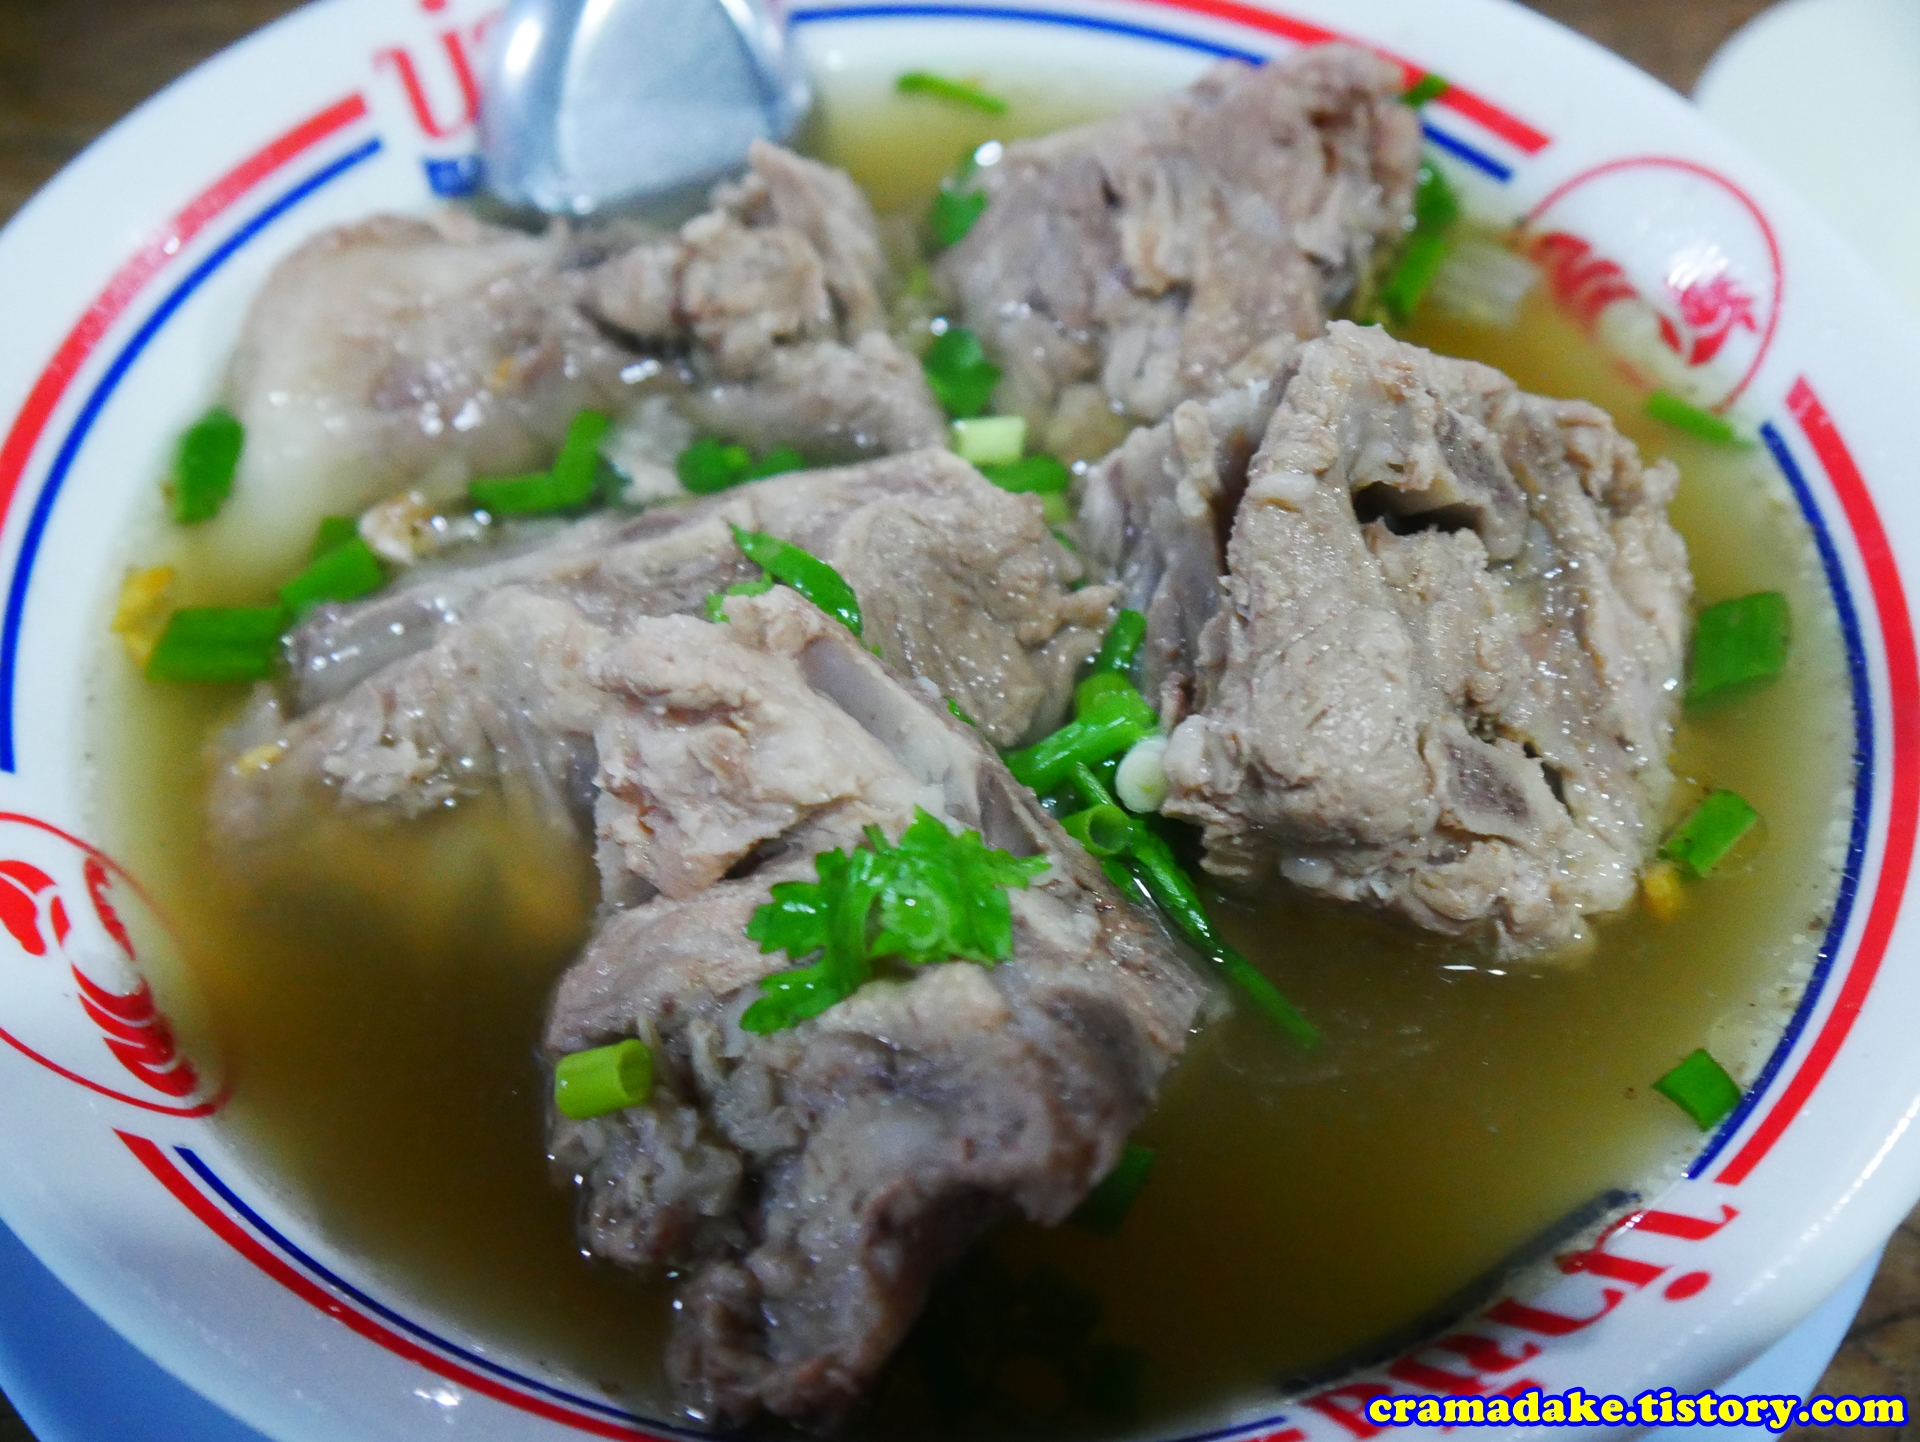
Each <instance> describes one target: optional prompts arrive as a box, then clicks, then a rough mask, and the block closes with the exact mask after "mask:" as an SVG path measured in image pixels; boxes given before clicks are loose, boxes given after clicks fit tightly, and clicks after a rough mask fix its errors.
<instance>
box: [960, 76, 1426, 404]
mask: <svg viewBox="0 0 1920 1442" xmlns="http://www.w3.org/2000/svg"><path fill="white" fill-rule="evenodd" d="M1400 89H1401V76H1400V72H1399V70H1398V69H1397V68H1396V67H1394V66H1392V65H1389V64H1388V63H1386V62H1385V61H1382V60H1379V59H1377V58H1375V57H1373V56H1371V55H1368V54H1366V53H1365V52H1363V51H1360V50H1356V49H1353V48H1351V47H1348V46H1341V45H1328V46H1318V47H1315V48H1313V49H1310V50H1308V51H1306V52H1304V53H1303V54H1300V55H1298V56H1295V57H1293V58H1292V59H1289V60H1286V61H1282V62H1274V63H1271V64H1268V65H1264V66H1261V67H1260V68H1258V69H1252V68H1249V67H1248V66H1246V65H1243V64H1240V63H1239V62H1229V63H1226V64H1222V65H1220V66H1217V67H1215V68H1214V69H1213V70H1211V71H1209V72H1208V73H1207V74H1206V75H1205V76H1203V77H1202V78H1201V79H1200V80H1199V82H1198V83H1196V84H1195V85H1193V86H1192V87H1191V88H1189V89H1187V90H1184V91H1180V92H1178V93H1176V94H1173V95H1169V96H1165V97H1163V98H1160V99H1157V100H1153V101H1149V102H1148V103H1146V104H1145V105H1141V106H1139V107H1136V108H1135V109H1133V110H1131V111H1129V112H1127V113H1126V114H1125V115H1122V116H1120V117H1118V118H1116V119H1114V120H1109V121H1103V122H1100V123H1097V124H1092V125H1086V126H1081V127H1079V128H1077V129H1073V130H1066V131H1061V132H1059V133H1057V134H1054V135H1049V136H1045V137H1043V138H1040V139H1037V140H1024V141H1020V142H1018V143H1017V144H1013V145H1009V146H1008V147H1007V149H1006V153H1005V155H1004V156H1003V158H1002V159H1001V160H1000V162H999V163H998V164H997V165H994V166H991V167H989V168H987V169H986V170H985V171H983V172H982V174H983V176H984V180H983V182H982V183H983V185H984V188H985V191H986V194H987V195H988V197H989V203H988V205H987V208H986V210H985V211H984V212H983V213H982V215H981V216H980V218H979V219H978V220H977V221H976V222H975V223H974V225H973V228H972V229H971V230H970V231H968V233H967V235H966V237H965V238H964V239H963V240H962V241H961V242H960V243H959V244H958V245H956V246H954V247H953V249H952V250H950V251H949V252H948V253H947V254H946V256H945V257H943V259H942V261H941V263H940V266H939V272H938V274H939V279H940V281H941V283H942V285H943V286H944V287H945V288H946V289H947V290H948V291H949V292H950V293H951V294H952V295H954V296H955V297H957V299H958V300H959V303H960V309H961V312H962V314H963V316H964V318H965V320H966V323H967V324H968V325H969V326H971V327H973V328H974V329H975V330H976V331H977V332H978V333H979V335H980V337H981V340H982V341H983V343H984V344H985V345H986V347H987V349H988V351H989V353H990V354H991V355H992V356H993V358H994V359H995V360H996V361H997V362H998V363H999V364H1000V365H1001V366H1002V367H1003V369H1004V373H1005V374H1004V379H1003V380H1002V381H1001V383H1000V389H999V395H998V404H997V406H996V409H998V410H1002V411H1019V412H1020V413H1022V414H1024V415H1025V416H1026V417H1027V418H1028V420H1029V422H1030V423H1032V424H1034V425H1036V426H1039V427H1042V428H1043V431H1044V428H1045V427H1046V426H1047V425H1048V424H1049V421H1050V418H1051V417H1053V416H1054V415H1055V414H1056V412H1057V413H1058V414H1060V415H1061V416H1062V417H1065V416H1067V415H1069V414H1071V413H1074V412H1075V411H1077V410H1079V409H1081V408H1083V406H1084V400H1085V392H1086V390H1087V388H1089V387H1091V388H1094V389H1095V390H1096V391H1097V393H1098V394H1099V395H1100V397H1101V398H1102V399H1103V400H1104V402H1105V403H1106V404H1107V405H1110V406H1111V407H1112V408H1113V409H1115V410H1117V411H1120V412H1122V413H1124V414H1125V415H1127V416H1128V417H1131V418H1133V419H1135V420H1137V421H1149V422H1151V421H1157V420H1159V419H1161V418H1162V417H1163V416H1165V415H1166V414H1167V413H1168V412H1169V411H1171V410H1172V409H1173V408H1174V406H1175V405H1177V404H1178V403H1179V402H1180V401H1181V400H1183V399H1186V398H1189V397H1196V396H1206V395H1209V394H1212V393H1213V392H1215V391H1217V390H1220V389H1222V388H1223V387H1224V386H1226V385H1228V384H1231V383H1232V382H1233V381H1234V380H1235V379H1243V378H1250V377H1254V376H1261V375H1264V374H1266V373H1268V372H1269V371H1270V370H1271V369H1272V365H1273V362H1274V360H1275V359H1276V357H1275V356H1274V355H1272V354H1265V355H1263V354H1261V353H1260V348H1261V347H1263V346H1265V345H1267V344H1268V343H1269V342H1273V341H1275V340H1276V338H1279V339H1280V340H1281V342H1282V344H1284V342H1285V340H1286V339H1287V338H1294V337H1298V338H1306V337H1310V336H1315V335H1318V334H1319V333H1320V330H1321V328H1322V327H1323V326H1324V325H1325V324H1326V322H1327V320H1328V319H1329V318H1330V317H1331V316H1332V315H1333V314H1334V313H1335V311H1336V310H1337V309H1338V308H1339V307H1340V306H1341V305H1342V304H1344V303H1345V302H1346V301H1347V300H1348V299H1349V298H1351V297H1352V296H1353V294H1354V292H1355V291H1356V289H1358V288H1359V287H1360V286H1361V285H1362V283H1363V282H1364V280H1365V279H1366V278H1367V275H1368V272H1369V271H1370V269H1371V268H1372V266H1373V265H1374V263H1375V260H1376V258H1377V257H1378V256H1379V255H1380V254H1381V253H1382V251H1383V248H1384V247H1386V246H1388V245H1391V244H1392V243H1393V241H1394V240H1396V239H1397V238H1398V236H1399V234H1400V232H1401V227H1402V224H1403V222H1404V220H1405V218H1406V217H1407V215H1408V214H1409V212H1410V208H1411V205H1412V199H1413V186H1414V177H1415V174H1416V172H1417V170H1418V167H1419V161H1420V153H1419V152H1420V125H1419V121H1418V119H1417V118H1416V116H1415V115H1414V113H1413V112H1412V111H1411V110H1410V109H1408V108H1407V107H1406V106H1404V105H1401V104H1399V103H1398V101H1397V98H1396V97H1397V95H1398V93H1399V91H1400Z"/></svg>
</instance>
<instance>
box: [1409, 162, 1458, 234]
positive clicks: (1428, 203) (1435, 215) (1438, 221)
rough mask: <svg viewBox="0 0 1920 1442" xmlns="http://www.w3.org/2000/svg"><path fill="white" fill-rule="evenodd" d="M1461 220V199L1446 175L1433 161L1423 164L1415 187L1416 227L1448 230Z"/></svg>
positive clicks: (1422, 229) (1414, 214)
mask: <svg viewBox="0 0 1920 1442" xmlns="http://www.w3.org/2000/svg"><path fill="white" fill-rule="evenodd" d="M1459 218H1460V197H1459V195H1458V194H1456V193H1455V191H1454V188H1453V183H1452V182H1451V181H1449V180H1448V179H1447V175H1446V172H1445V171H1443V170H1442V169H1441V168H1440V167H1439V166H1437V165H1435V164H1434V163H1433V162H1432V161H1430V160H1423V161H1421V162H1420V174H1419V178H1418V179H1417V180H1416V181H1415V182H1414V188H1413V228H1414V229H1415V230H1416V231H1436V230H1445V229H1446V228H1447V227H1448V226H1450V225H1452V224H1453V223H1454V222H1455V221H1456V220H1458V219H1459Z"/></svg>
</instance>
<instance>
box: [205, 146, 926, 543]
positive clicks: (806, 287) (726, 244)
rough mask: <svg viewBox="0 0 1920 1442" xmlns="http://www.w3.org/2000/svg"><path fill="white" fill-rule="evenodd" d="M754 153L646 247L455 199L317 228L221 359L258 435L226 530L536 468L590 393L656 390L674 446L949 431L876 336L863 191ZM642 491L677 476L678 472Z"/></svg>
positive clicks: (623, 411)
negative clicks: (691, 437)
mask: <svg viewBox="0 0 1920 1442" xmlns="http://www.w3.org/2000/svg"><path fill="white" fill-rule="evenodd" d="M751 165H752V169H751V170H750V172H749V174H748V176H747V178H746V179H745V180H743V181H741V182H740V183H738V184H734V185H729V186H723V187H721V188H720V189H719V190H717V191H716V192H715V197H714V208H713V209H712V210H711V211H709V212H707V213H706V214H704V215H701V216H698V217H696V218H695V219H693V220H691V221H689V222H688V223H687V224H686V225H685V226H684V227H682V229H681V231H680V232H679V233H678V234H677V235H673V236H669V237H664V238H652V239H640V240H638V242H637V243H636V242H635V237H634V236H633V235H631V234H627V233H623V232H614V231H604V232H591V233H584V234H578V235H576V234H572V233H569V232H567V231H566V230H564V229H561V228H556V229H555V230H553V231H552V232H550V233H548V234H547V235H545V236H540V237H534V236H528V235H522V234H520V233H518V232H515V231H509V230H500V229H495V228H493V227H490V226H487V225H484V224H482V223H480V222H479V221H477V220H474V219H473V218H472V217H470V216H467V215H465V214H463V213H461V212H458V211H451V210H449V211H445V212H441V213H439V214H436V215H434V216H432V217H429V218H427V219H410V218H402V217H397V216H384V217H378V218H376V219H374V220H370V221H365V222H361V223H358V224H355V225H349V226H344V227H340V228H338V229H335V230H329V231H326V232H323V233H322V234H320V235H318V236H316V237H315V238H313V239H312V240H310V241H308V242H307V243H306V244H305V245H303V246H301V247H300V248H299V249H298V250H296V251H295V252H294V253H293V254H292V255H290V256H289V257H288V258H287V259H286V260H284V261H282V262H281V263H280V265H279V266H278V267H277V268H276V269H275V271H274V273H273V274H272V276H270V277H269V278H268V281H267V283H266V285H265V286H263V287H262V289H261V291H260V294H259V296H258V297H257V298H256V299H255V301H254V303H253V306H252V308H251V309H250V311H249V312H248V316H247V321H246V324H245V327H244V329H243V331H242V334H241V340H240V345H239V347H238V349H237V351H236V353H235V356H234V360H233V363H232V366H231V367H230V370H229V376H228V382H227V397H228V402H229V404H230V405H231V407H232V409H233V410H234V412H235V414H236V415H238V416H239V418H240V420H241V421H242V422H243V423H244V424H245V425H246V428H247V447H246V452H245V455H244V457H243V460H242V465H241V475H240V478H239V484H238V486H237V487H236V491H235V497H234V501H233V503H232V505H231V506H230V508H229V509H230V510H231V511H232V512H233V515H234V516H235V517H237V518H238V520H237V521H235V522H234V523H235V524H242V525H244V526H245V527H246V528H247V534H248V535H249V536H256V535H266V536H272V537H283V538H286V539H287V542H288V544H291V545H304V544H305V543H306V541H307V540H308V539H309V538H310V537H311V535H312V530H313V525H314V523H315V522H316V521H317V519H318V517H319V516H321V515H325V514H329V513H338V512H341V511H358V510H360V509H361V508H363V507H364V506H366V505H367V504H369V503H370V502H373V501H376V500H379V499H381V498H382V497H385V496H388V495H392V494H394V493H396V492H399V491H402V490H405V489H406V488H408V487H416V488H420V489H422V490H423V491H425V492H426V493H428V494H429V496H431V497H436V498H437V497H440V496H444V495H449V494H455V493H458V492H459V490H460V488H461V487H463V486H464V485H465V483H466V482H467V481H468V480H469V479H470V478H472V477H474V476H491V475H511V474H517V473H520V472H525V471H530V470H533V469H536V468H538V467H540V466H544V465H545V464H547V462H548V461H549V460H550V459H551V458H552V456H553V453H554V450H555V448H556V447H557V446H558V444H559V441H560V438H561V436H562V435H563V434H564V432H565V430H566V427H567V423H568V421H569V420H570V419H571V418H572V416H573V415H574V413H575V412H577V411H578V410H580V409H581V408H582V407H586V406H594V407H598V408H601V409H604V410H606V411H608V412H609V413H611V414H613V415H614V416H616V417H622V416H637V415H638V414H639V413H640V410H641V407H642V405H643V403H644V402H646V401H647V400H649V399H650V398H654V397H660V398H664V400H665V401H666V402H667V405H668V409H669V411H670V412H671V414H672V415H674V416H676V417H677V418H678V427H679V430H678V432H677V433H678V434H680V435H681V436H682V439H683V442H684V438H685V432H686V431H687V429H688V428H689V427H690V428H692V429H696V430H710V431H718V432H720V433H721V434H723V435H726V436H728V437H729V438H738V439H742V440H746V441H748V442H749V443H751V444H753V445H756V446H760V447H770V446H772V445H776V444H787V445H793V446H796V447H798V448H799V449H800V450H801V451H802V452H803V453H805V454H806V455H807V456H809V457H810V458H812V459H815V460H819V461H834V460H856V459H860V458H862V457H864V456H870V455H878V454H887V453H892V452H896V451H902V450H908V449H912V448H913V447H916V446H923V445H932V444H937V443H939V441H940V440H941V438H942V436H943V434H944V422H943V418H942V416H941V413H940V409H939V407H938V406H937V405H936V404H935V403H934V400H933V397H932V395H931V394H930V393H929V392H928V390H927V388H926V384H925V381H924V379H923V378H922V376H921V374H920V368H919V366H918V365H917V364H916V363H915V362H914V361H913V359H912V358H911V357H910V356H908V355H906V354H905V353H904V352H902V351H900V350H899V348H898V347H896V346H894V344H893V343H892V342H891V341H890V340H888V339H887V337H886V335H885V333H884V331H883V329H882V328H881V323H882V319H883V317H882V314H881V310H880V301H879V296H880V294H881V293H882V291H883V290H884V289H885V287H886V286H887V285H888V283H889V282H888V276H887V268H886V264H885V261H884V259H883V257H882V255H881V252H880V248H879V242H878V239H877V232H876V230H875V226H874V218H873V212H872V210H871V208H870V207H868V205H867V202H866V200H865V198H864V197H862V196H861V195H860V193H859V190H858V189H857V188H856V187H855V186H854V185H853V182H852V181H850V180H849V179H847V177H846V176H844V175H842V174H840V173H839V172H837V171H834V170H830V169H829V168H827V167H826V166H822V165H818V164H816V163H814V162H812V161H809V160H803V159H801V158H800V157H798V156H795V155H792V154H791V153H789V152H787V151H784V150H781V149H779V148H778V147H776V146H770V145H764V144H763V145H758V146H756V147H755V149H754V151H753V154H752V156H751ZM609 251H611V252H612V253H611V254H609ZM664 459H665V460H666V461H667V462H668V463H669V465H670V462H671V455H668V456H666V457H664ZM652 484H653V486H654V487H655V489H658V488H659V487H661V486H666V487H672V488H674V489H677V485H676V483H675V482H673V480H672V479H671V471H670V469H667V470H664V471H661V472H660V474H659V475H657V476H655V477H653V479H652ZM221 523H222V524H227V523H228V519H227V518H226V517H225V516H223V517H222V520H221Z"/></svg>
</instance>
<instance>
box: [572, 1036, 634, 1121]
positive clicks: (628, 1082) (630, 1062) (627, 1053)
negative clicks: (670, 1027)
mask: <svg viewBox="0 0 1920 1442" xmlns="http://www.w3.org/2000/svg"><path fill="white" fill-rule="evenodd" d="M652 1089H653V1053H652V1052H651V1051H649V1050H648V1049H647V1044H646V1043H645V1042H643V1041H641V1040H640V1039H639V1038H638V1037H628V1038H627V1039H626V1040H625V1041H617V1042H614V1043H613V1044H612V1045H611V1046H597V1047H594V1048H593V1049H592V1050H590V1051H576V1052H571V1053H569V1054H568V1055H566V1056H563V1057H561V1058H560V1061H559V1063H558V1064H557V1065H556V1066H555V1067H554V1069H553V1103H554V1105H555V1106H557V1107H559V1108H560V1110H561V1112H562V1113H563V1114H564V1115H566V1116H570V1117H572V1118H573V1119H574V1120H575V1121H577V1122H583V1121H586V1120H588V1119H589V1118H591V1117H600V1116H605V1115H606V1114H607V1113H608V1112H617V1111H620V1110H621V1109H622V1108H625V1107H631V1106H638V1105H639V1104H640V1103H641V1102H643V1101H645V1100H646V1099H647V1093H648V1092H649V1091H651V1090H652Z"/></svg>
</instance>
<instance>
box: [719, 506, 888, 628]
mask: <svg viewBox="0 0 1920 1442" xmlns="http://www.w3.org/2000/svg"><path fill="white" fill-rule="evenodd" d="M729 525H730V526H731V523H729ZM731 529H732V531H733V540H734V544H735V545H737V546H738V547H739V548H740V549H741V551H742V552H743V553H744V554H745V555H746V558H747V559H748V560H749V561H752V562H754V563H755V564H756V565H758V566H761V567H764V568H765V570H766V572H767V574H768V575H770V576H772V577H773V579H774V580H776V581H780V582H783V583H784V584H786V585H789V586H791V587H793V589H794V590H796V591H798V592H799V593H800V594H801V595H803V596H805V597H806V598H807V599H808V600H809V601H811V602H813V604H814V605H816V606H818V607H819V608H820V609H821V610H823V611H825V612H826V613H827V614H828V615H829V616H831V617H833V618H834V619H835V620H836V621H838V622H840V624H841V625H843V626H845V627H846V628H847V629H848V630H849V631H851V632H853V634H854V635H856V636H858V635H859V634H860V598H859V597H858V596H856V595H854V593H853V587H851V586H849V585H848V584H847V582H846V578H845V577H844V576H842V575H841V574H840V573H839V572H838V571H836V570H834V569H833V567H832V566H829V565H828V564H827V563H826V562H825V561H823V560H821V559H820V558H819V557H818V556H815V555H812V554H810V553H809V552H806V551H803V550H801V549H800V548H799V547H798V546H796V545H794V544H793V543H792V542H790V541H783V540H781V539H780V538H779V537H778V536H769V535H768V534H767V533H766V532H764V531H743V530H741V529H740V528H739V527H738V526H731Z"/></svg>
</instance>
